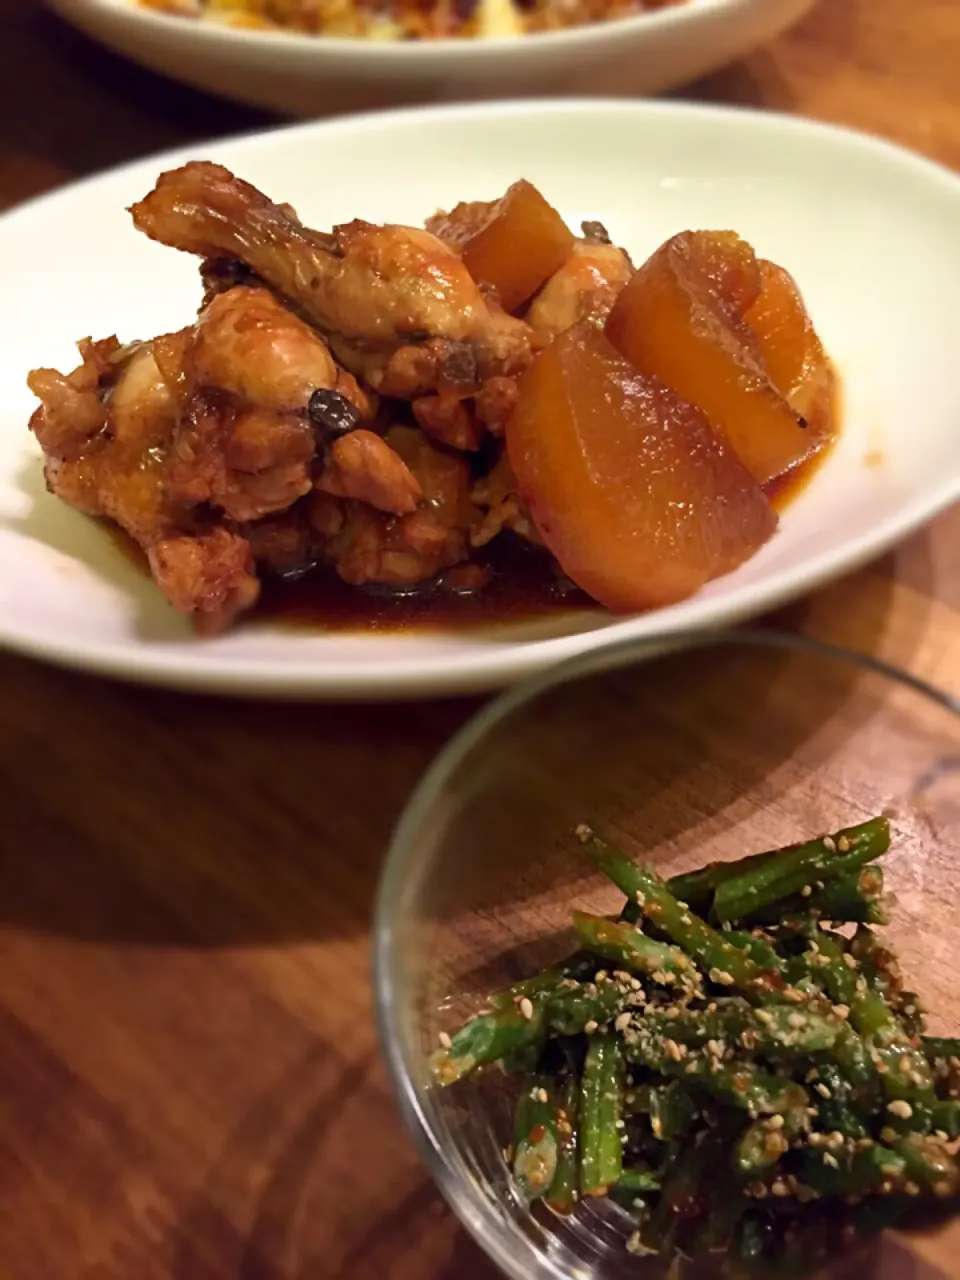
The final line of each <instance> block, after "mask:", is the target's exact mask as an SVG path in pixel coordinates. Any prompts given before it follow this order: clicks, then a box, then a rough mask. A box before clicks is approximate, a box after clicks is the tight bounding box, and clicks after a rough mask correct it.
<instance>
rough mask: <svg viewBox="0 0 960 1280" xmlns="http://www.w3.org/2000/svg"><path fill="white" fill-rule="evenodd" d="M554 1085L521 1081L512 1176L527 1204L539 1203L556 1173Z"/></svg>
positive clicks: (541, 1079)
mask: <svg viewBox="0 0 960 1280" xmlns="http://www.w3.org/2000/svg"><path fill="white" fill-rule="evenodd" d="M559 1145H560V1144H559V1134H558V1132H557V1095H556V1085H555V1083H554V1081H553V1080H552V1078H551V1077H550V1076H548V1075H531V1076H526V1077H524V1080H523V1085H522V1087H521V1090H520V1096H519V1098H518V1099H517V1111H516V1120H515V1123H514V1138H513V1176H514V1178H515V1179H516V1181H517V1185H518V1187H519V1188H520V1190H521V1192H522V1193H523V1194H524V1195H525V1196H526V1198H527V1199H528V1200H539V1199H540V1197H541V1196H543V1195H545V1194H546V1193H547V1191H548V1190H549V1188H550V1186H551V1184H552V1183H553V1180H554V1178H555V1177H556V1173H557V1154H558V1150H559Z"/></svg>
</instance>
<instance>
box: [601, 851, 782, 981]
mask: <svg viewBox="0 0 960 1280" xmlns="http://www.w3.org/2000/svg"><path fill="white" fill-rule="evenodd" d="M581 839H582V842H583V845H584V848H585V850H586V852H587V854H588V855H589V857H590V858H591V859H592V860H593V861H594V862H595V863H596V865H597V866H598V867H599V869H600V870H601V871H602V872H603V873H604V875H606V876H607V877H609V879H611V880H612V881H613V883H614V884H615V885H616V886H617V888H618V889H619V890H620V891H621V892H622V893H625V894H626V895H627V897H629V898H632V899H633V900H634V901H635V902H636V904H637V906H638V907H639V908H640V910H641V911H642V913H643V915H644V916H645V917H646V919H647V920H649V921H650V923H651V924H652V925H654V926H655V927H656V928H657V929H660V930H662V931H663V932H664V933H665V934H667V935H668V936H669V937H670V938H672V940H673V941H674V942H675V943H676V944H677V945H678V946H679V947H682V948H683V950H684V951H685V952H687V954H688V955H690V956H693V958H694V959H695V960H696V961H697V962H698V963H699V965H700V967H701V968H702V969H703V970H704V971H705V972H706V973H707V976H708V977H709V978H710V980H711V981H712V982H715V983H717V984H719V985H721V986H736V987H739V988H740V990H742V991H744V992H745V993H747V994H749V995H751V996H752V997H753V998H755V999H762V998H764V997H767V996H769V994H770V992H771V990H774V989H776V987H777V986H782V983H780V982H779V980H777V981H776V982H774V981H773V979H774V977H775V975H772V974H771V973H769V972H768V971H767V970H766V969H762V968H761V967H760V965H758V964H756V963H755V962H754V961H753V960H752V959H751V958H750V956H749V955H747V953H746V952H745V951H743V950H742V949H741V948H739V947H735V946H733V945H731V944H730V943H729V942H727V941H726V939H725V938H724V936H723V934H722V933H718V932H717V931H716V930H715V929H712V928H711V927H710V926H709V925H708V924H706V923H705V922H704V921H703V920H701V919H700V918H699V917H698V916H695V915H694V914H693V912H692V911H691V910H690V908H689V907H687V906H686V904H685V903H682V902H679V901H678V900H677V899H676V898H675V897H674V896H673V894H672V893H671V892H670V890H669V889H668V888H667V886H666V885H665V884H664V882H663V881H662V880H661V879H660V877H659V876H657V875H656V874H655V873H654V872H653V871H651V870H650V869H649V868H647V867H639V866H637V864H636V863H634V862H631V861H630V859H629V858H627V857H624V855H623V854H621V853H617V852H616V850H614V849H611V848H610V847H609V846H608V845H606V844H604V843H603V841H602V840H599V839H597V837H596V836H594V835H592V834H590V835H588V834H586V833H582V835H581Z"/></svg>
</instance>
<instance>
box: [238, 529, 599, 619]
mask: <svg viewBox="0 0 960 1280" xmlns="http://www.w3.org/2000/svg"><path fill="white" fill-rule="evenodd" d="M479 562H480V563H482V564H483V565H485V566H486V567H487V568H488V569H489V571H490V578H489V581H488V582H487V583H486V584H485V585H484V586H483V587H482V588H481V589H480V590H478V591H471V592H458V591H453V590H450V589H449V588H446V587H445V586H444V584H443V582H442V580H441V581H440V582H439V583H425V584H421V585H419V586H418V587H416V588H413V589H411V590H405V591H398V590H396V589H392V588H387V587H351V586H349V585H348V584H347V583H346V582H344V581H343V580H342V579H341V578H338V577H337V575H336V573H334V572H333V570H332V569H329V568H326V567H319V568H316V569H313V570H311V571H310V572H309V573H306V574H304V575H303V576H302V577H301V578H297V579H294V580H293V581H290V580H283V579H276V578H273V579H267V580H265V581H264V584H263V591H262V594H261V596H260V601H259V603H258V604H257V607H256V608H255V609H254V611H253V612H252V614H251V615H250V617H251V618H252V619H254V620H262V619H264V618H269V619H270V621H271V622H274V621H280V622H282V623H286V624H288V625H289V624H293V625H294V626H297V627H310V628H312V629H314V630H318V629H319V630H323V631H394V632H395V631H449V630H460V629H464V630H475V629H476V628H478V627H485V626H497V625H498V624H504V623H518V622H528V621H532V620H534V619H541V618H548V617H551V616H553V617H561V616H563V615H565V614H570V613H573V612H575V611H580V610H583V609H591V610H593V611H594V612H598V613H599V612H602V610H601V609H600V607H599V605H597V603H596V602H595V601H594V600H591V599H590V597H589V596H588V595H586V593H585V592H583V591H581V590H580V589H579V588H578V587H575V586H574V585H573V583H571V582H570V581H569V580H568V579H566V578H563V577H562V576H561V575H560V572H559V570H558V568H557V566H556V563H555V562H554V561H553V559H552V558H551V557H550V556H549V555H548V554H547V553H546V551H543V550H542V549H540V548H538V547H531V546H530V545H529V544H528V543H525V542H523V540H522V539H520V538H517V537H516V536H515V535H513V534H509V533H505V534H501V535H500V536H499V537H498V538H497V539H496V540H495V541H494V542H492V543H491V544H490V546H489V547H486V548H484V554H483V556H482V557H481V558H480V559H479Z"/></svg>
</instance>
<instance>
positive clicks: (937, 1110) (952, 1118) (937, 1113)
mask: <svg viewBox="0 0 960 1280" xmlns="http://www.w3.org/2000/svg"><path fill="white" fill-rule="evenodd" d="M930 1128H931V1129H932V1130H933V1132H934V1133H945V1134H946V1135H947V1137H948V1138H950V1139H953V1138H960V1102H958V1101H956V1099H953V1098H949V1099H947V1100H945V1101H942V1102H935V1103H934V1104H933V1107H932V1108H931V1112H930Z"/></svg>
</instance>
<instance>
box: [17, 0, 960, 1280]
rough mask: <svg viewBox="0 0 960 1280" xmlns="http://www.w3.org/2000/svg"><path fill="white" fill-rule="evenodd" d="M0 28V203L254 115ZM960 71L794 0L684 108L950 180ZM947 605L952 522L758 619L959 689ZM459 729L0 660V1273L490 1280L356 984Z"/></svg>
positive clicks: (958, 606)
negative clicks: (916, 166)
mask: <svg viewBox="0 0 960 1280" xmlns="http://www.w3.org/2000/svg"><path fill="white" fill-rule="evenodd" d="M0 23H2V28H0V30H2V36H3V45H2V47H3V49H4V55H3V59H2V64H0V65H2V77H3V79H2V86H3V88H2V92H3V106H4V111H3V126H2V133H0V138H2V142H0V200H2V202H3V203H4V204H10V203H13V202H15V201H17V200H21V199H23V198H25V197H27V196H30V195H33V194H35V193H37V192H39V191H42V190H45V189H48V188H52V187H55V186H57V185H59V184H60V183H62V182H64V181H66V180H67V179H69V178H72V177H74V176H77V175H81V174H86V173H89V172H91V171H93V170H95V169H98V168H101V167H103V166H105V165H109V164H114V163H117V162H119V161H124V160H127V159H130V158H132V157H134V156H139V155H142V154H144V153H147V152H149V151H151V150H154V149H157V148H161V147H166V146H170V145H173V144H178V143H182V142H184V141H187V140H190V139H197V138H203V137H211V136H218V135H222V134H225V133H228V132H232V131H235V130H240V129H245V128H250V127H252V126H255V125H257V124H258V123H259V122H260V121H261V120H262V119H263V118H262V117H260V116H258V115H256V114H255V113H253V112H250V111H244V110H241V109H239V108H236V107H232V106H229V105H225V104H222V103H217V102H214V101H212V100H210V99H207V98H205V97H203V96H201V95H199V94H195V93H192V92H190V91H188V90H186V89H182V88H179V87H177V86H174V85H171V84H168V83H167V82H165V81H162V80H160V79H158V78H156V77H153V76H151V75H148V74H147V73H145V72H141V71H139V70H137V69H136V68H134V67H132V66H128V65H127V64H126V63H124V62H122V61H119V60H118V59H115V58H113V57H112V56H109V55H107V54H105V53H103V52H102V51H100V50H99V49H97V48H94V47H93V46H92V45H89V44H87V43H86V42H85V41H83V40H82V39H80V38H79V37H76V36H74V35H73V34H72V33H70V32H69V31H67V30H66V29H65V28H64V27H62V26H61V25H59V24H58V23H57V22H56V21H55V20H53V19H52V18H49V17H47V16H45V15H44V14H42V13H40V12H38V11H37V9H36V7H35V6H34V5H33V4H31V3H30V0H6V3H5V5H4V6H3V11H2V13H0ZM958 65H960V5H958V4H957V2H956V0H823V3H822V4H821V5H820V6H819V7H818V8H817V9H816V10H815V11H814V13H813V14H812V15H811V16H810V17H809V18H808V19H807V20H806V21H805V22H804V23H802V24H801V25H800V26H799V27H797V28H796V29H795V30H794V31H792V32H791V33H790V34H789V35H787V36H785V37H784V38H782V39H781V40H779V41H778V42H777V43H776V44H775V45H773V46H772V47H770V48H767V49H765V50H764V51H762V52H760V53H757V54H756V55H754V56H753V57H752V58H750V59H748V60H747V61H745V62H743V63H741V64H739V65H737V66H734V67H731V68H730V69H728V70H727V71H725V72H723V73H722V74H720V75H718V76H715V77H713V78H711V79H710V80H709V81H707V82H704V83H703V84H701V85H699V86H697V87H696V89H695V93H696V94H697V96H700V97H708V98H714V99H723V100H728V101H734V102H742V103H750V104H761V105H765V106H769V107H775V108H781V109H786V110H790V111H797V112H804V113H806V114H809V115H813V116H818V117H821V118H823V119H829V120H836V121H841V122H844V123H847V124H852V125H857V126H861V127H863V128H866V129H870V130H874V131H876V132H879V133H882V134H886V135H887V136H889V137H892V138H895V139H897V140H898V141H900V142H903V143H906V144H908V145H910V146H913V147H915V148H917V149H918V150H920V151H922V152H925V153H926V154H927V155H930V156H933V157H935V158H937V159H939V160H941V161H944V162H946V163H948V164H952V165H954V166H955V167H958V168H960V80H958V70H957V68H958ZM55 104H57V105H55ZM36 251H37V255H38V258H42V253H43V246H42V245H39V244H38V246H37V250H36ZM958 610H960V510H956V509H955V510H954V511H952V512H950V513H948V514H946V515H944V516H942V517H941V518H940V519H939V520H938V521H936V522H935V523H934V524H933V525H932V526H931V527H930V528H928V529H926V530H924V531H923V532H922V533H920V534H918V535H917V536H915V537H914V538H912V539H911V540H910V541H909V542H908V543H906V544H905V545H904V546H902V547H901V548H899V549H898V550H897V551H896V552H894V553H892V554H890V555H888V556H886V557H884V558H883V559H882V560H880V561H879V562H877V563H875V564H873V565H871V566H870V567H869V568H867V569H865V570H863V571H862V572H860V573H858V574H856V575H854V576H853V577H850V578H847V579H846V580H844V581H843V582H840V583H837V584H836V585H834V586H832V587H829V588H827V589H826V590H824V591H821V592H819V593H818V594H817V595H815V596H813V597H812V598H810V599H808V600H805V601H803V602H802V603H800V604H798V605H796V606H794V607H792V608H791V609H789V610H787V611H786V613H785V614H784V615H783V616H784V619H785V620H786V622H787V623H788V624H789V625H792V626H794V627H797V628H800V629H802V630H804V631H807V632H809V633H812V634H816V635H819V636H826V637H830V638H832V639H836V640H839V641H842V642H846V643H849V644H852V645H855V646H858V647H860V648H863V649H866V650H869V651H871V652H874V653H882V654H884V655H886V656H888V657H891V658H893V659H894V660H895V661H897V662H899V663H902V664H904V665H906V666H908V667H910V668H912V669H913V670H915V671H917V672H920V673H923V674H925V675H927V676H930V677H932V678H934V679H935V680H939V681H941V682H942V683H944V684H945V685H947V686H949V687H952V688H953V689H954V690H960V663H958V659H957V656H956V654H957V647H956V643H955V642H956V637H957V635H958V629H957V628H958ZM471 709H472V704H467V703H464V702H459V703H458V702H448V703H443V704H436V705H428V706H418V707H417V708H416V709H415V710H413V709H410V708H407V707H402V706H399V707H396V706H395V707H363V708H358V707H353V708H340V709H325V708H316V707H313V708H311V707H308V708H297V707H267V706H246V705H240V704H231V703H227V702H217V701H203V700H198V699H191V698H185V697H177V696H175V695H172V694H167V693H156V692H150V691H143V690H139V689H135V688H124V687H122V686H119V685H112V684H106V683H101V682H99V681H96V680H93V679H88V678H86V677H84V676H79V675H72V674H67V673H65V672H60V671H54V670H49V669H47V668H44V667H39V666H35V665H33V664H32V663H30V662H27V661H23V660H21V659H19V658H15V657H3V658H0V723H2V732H0V763H2V767H0V812H2V814H3V822H2V828H0V927H2V932H0V1276H2V1277H3V1280H308V1278H310V1280H312V1278H313V1277H317V1278H318V1280H365V1278H367V1277H369V1278H370V1280H441V1278H449V1280H453V1278H454V1277H456V1280H491V1277H492V1276H493V1269H492V1267H491V1266H490V1264H488V1263H487V1262H486V1261H485V1260H484V1258H483V1257H482V1256H481V1255H480V1253H479V1251H478V1250H477V1249H476V1248H475V1246H474V1245H473V1244H472V1243H471V1242H470V1241H469V1240H468V1238H467V1237H466V1235H465V1234H464V1232H463V1231H461V1230H460V1229H459V1228H458V1227H457V1225H456V1223H455V1222H454V1221H453V1220H452V1218H451V1216H450V1214H449V1213H448V1212H447V1210H446V1209H445V1207H444V1205H443V1203H442V1202H441V1200H440V1199H439V1197H438V1195H437V1194H436V1192H435V1191H434V1190H433V1188H432V1186H431V1184H430V1182H429V1181H428V1179H427V1177H426V1175H425V1173H424V1171H423V1169H422V1168H421V1166H420V1165H419V1163H418V1161H417V1159H416V1157H415V1155H414V1153H413V1150H412V1148H411V1145H410V1143H409V1141H408V1140H407V1138H406V1135H405V1134H404V1132H403V1130H402V1128H401V1124H400V1121H399V1119H398V1117H397V1115H396V1113H395V1111H394V1107H393V1104H392V1100H391V1097H390V1093H389V1089H388V1086H387V1081H386V1078H385V1074H384V1071H383V1069H382V1067H381V1065H380V1061H379V1057H378V1051H377V1045H376V1040H375V1035H374V1030H373V1023H372V1019H371V994H370V985H369V917H370V909H371V899H372V895H373V891H374V885H375V882H376V877H377V870H378V867H379V864H380V860H381V856H382V854H383V850H384V846H385V844H386V841H387V838H388V835H389V832H390V829H391V826H392V824H393V822H394V820H395V818H396V816H397V814H398V812H399V811H400V808H401V806H402V804H403V802H404V800H405V799H406V797H407V795H408V794H409V792H410V789H411V787H412V786H413V785H414V783H415V782H416V780H417V778H418V776H419V775H420V773H421V771H422V770H423V768H424V766H425V765H426V764H427V762H428V761H429V760H430V758H431V757H432V756H433V755H434V753H435V752H436V751H437V750H438V748H439V747H440V746H441V745H442V743H443V742H444V741H445V740H446V738H447V737H448V736H449V735H450V733H451V732H452V731H453V730H454V729H456V728H457V726H458V725H460V724H461V723H462V722H463V720H464V717H465V716H466V715H468V714H469V712H470V711H471ZM925 1248H926V1251H927V1252H928V1254H930V1255H931V1256H933V1254H935V1253H936V1249H937V1245H936V1243H932V1244H930V1245H929V1246H925ZM941 1262H942V1264H943V1269H944V1271H945V1273H946V1274H952V1275H958V1274H960V1264H958V1263H957V1261H956V1255H955V1254H953V1253H950V1254H948V1253H947V1251H946V1250H941ZM911 1274H913V1273H911Z"/></svg>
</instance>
